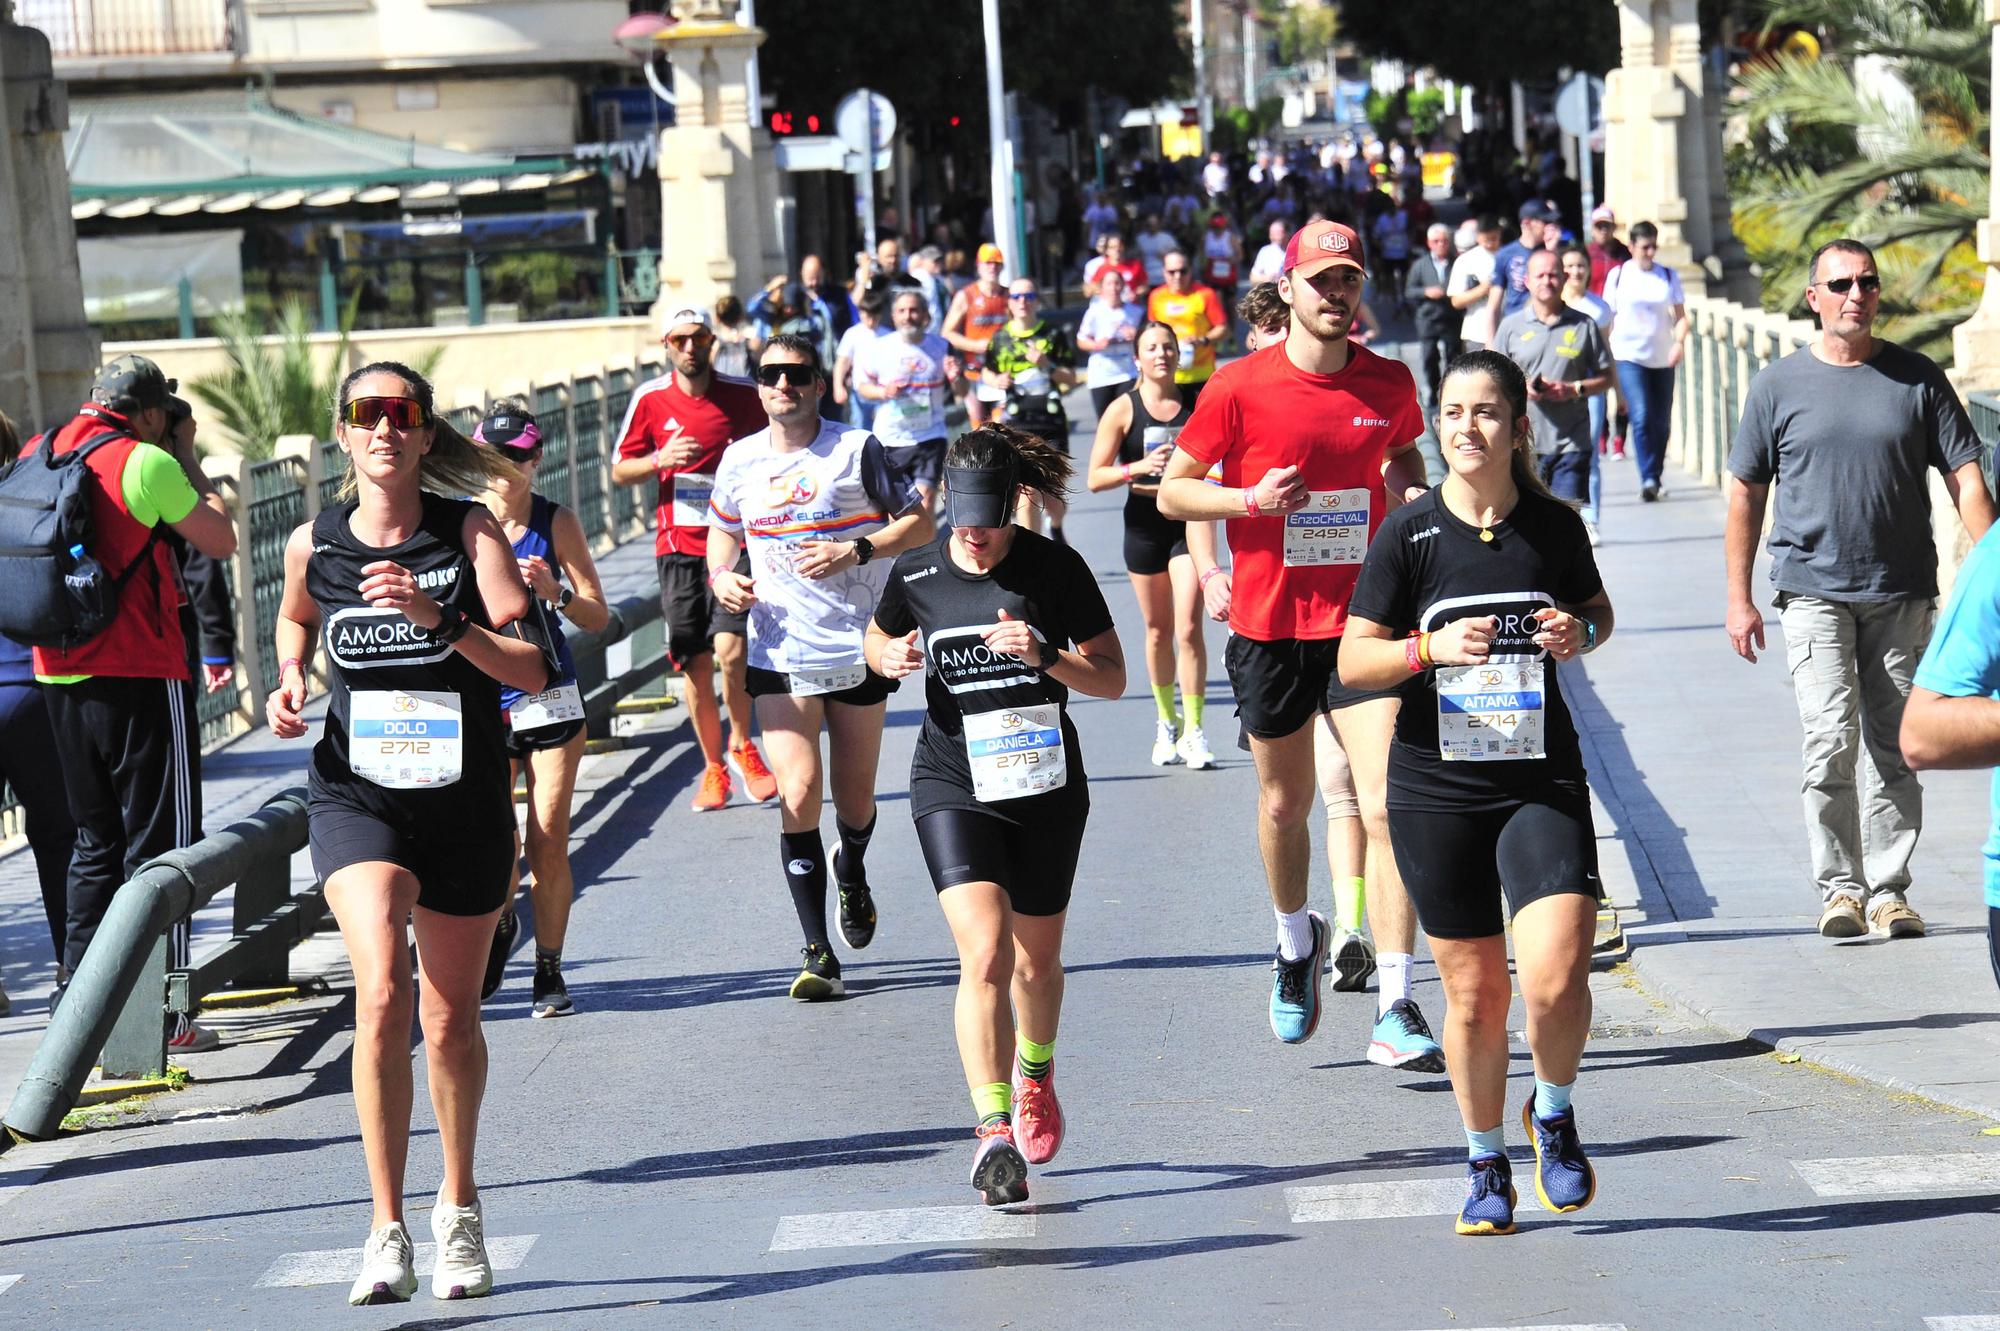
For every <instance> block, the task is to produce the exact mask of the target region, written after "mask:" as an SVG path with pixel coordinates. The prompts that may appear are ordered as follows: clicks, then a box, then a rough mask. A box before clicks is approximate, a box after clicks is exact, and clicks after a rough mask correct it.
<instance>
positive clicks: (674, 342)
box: [663, 328, 715, 347]
mask: <svg viewBox="0 0 2000 1331" xmlns="http://www.w3.org/2000/svg"><path fill="white" fill-rule="evenodd" d="M663 340H664V341H665V342H666V344H667V345H668V346H670V347H685V346H698V347H705V346H707V345H708V344H709V343H711V342H713V341H715V334H714V333H711V332H709V331H708V330H707V329H706V328H703V329H698V330H696V331H695V332H692V333H669V334H667V336H666V337H665V338H664V339H663Z"/></svg>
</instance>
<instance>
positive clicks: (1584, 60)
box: [1340, 0, 1618, 90]
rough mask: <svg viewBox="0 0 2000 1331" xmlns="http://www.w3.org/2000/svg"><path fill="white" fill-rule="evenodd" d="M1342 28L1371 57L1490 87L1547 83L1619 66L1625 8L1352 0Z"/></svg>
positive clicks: (1549, 1) (1572, 0) (1545, 0)
mask: <svg viewBox="0 0 2000 1331" xmlns="http://www.w3.org/2000/svg"><path fill="white" fill-rule="evenodd" d="M1340 32H1341V36H1342V37H1343V38H1345V39H1346V40H1348V41H1351V42H1353V43H1354V44H1355V45H1356V46H1358V47H1359V48H1360V49H1361V50H1362V51H1364V52H1366V53H1368V54H1370V55H1377V56H1384V57H1387V58H1389V59H1392V60H1400V61H1402V62H1403V63H1404V64H1406V65H1408V66H1410V67H1411V68H1412V69H1422V68H1425V67H1427V66H1428V67H1429V68H1431V69H1434V70H1436V71H1437V72H1438V73H1439V74H1441V75H1443V76H1444V77H1445V78H1448V79H1454V80H1456V81H1458V82H1460V83H1469V84H1472V85H1473V86H1474V87H1478V88H1484V89H1488V90H1497V89H1499V88H1504V87H1505V86H1506V84H1507V81H1508V80H1509V79H1519V80H1520V81H1522V82H1523V83H1539V82H1545V81H1547V80H1550V79H1553V78H1555V77H1556V75H1557V74H1558V73H1559V72H1560V71H1561V70H1563V69H1565V68H1570V69H1583V70H1588V71H1589V72H1591V73H1593V74H1602V73H1604V72H1605V71H1606V70H1609V69H1611V68H1612V67H1613V66H1615V65H1616V64H1617V63H1618V11H1617V9H1616V8H1615V7H1614V6H1612V5H1610V4H1608V3H1604V2H1603V0H1593V3H1588V4H1584V3H1579V2H1578V0H1511V3H1508V4H1506V5H1494V4H1492V3H1491V2H1490V0H1424V3H1422V4H1394V3H1390V4H1382V3H1368V4H1349V5H1346V6H1344V7H1343V8H1342V9H1341V12H1340Z"/></svg>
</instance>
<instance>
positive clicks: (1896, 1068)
mask: <svg viewBox="0 0 2000 1331" xmlns="http://www.w3.org/2000/svg"><path fill="white" fill-rule="evenodd" d="M1667 481H1668V488H1669V497H1668V498H1667V500H1666V501H1665V502H1662V503H1658V504H1641V503H1639V502H1638V496H1637V489H1636V486H1637V482H1636V480H1635V479H1634V468H1633V467H1632V466H1631V465H1630V464H1627V463H1613V462H1607V463H1606V464H1605V476H1604V491H1605V499H1606V505H1607V513H1606V520H1605V523H1604V545H1603V546H1602V547H1601V548H1600V549H1599V550H1598V562H1599V565H1600V567H1601V568H1602V570H1603V573H1604V580H1605V584H1606V586H1607V587H1608V588H1609V589H1610V592H1611V598H1612V602H1613V604H1614V606H1615V607H1616V608H1617V611H1618V627H1617V634H1616V636H1615V637H1614V638H1613V640H1612V641H1611V643H1610V644H1609V645H1608V646H1607V648H1606V649H1605V650H1604V651H1602V652H1600V653H1597V654H1594V655H1592V656H1591V657H1589V658H1588V659H1587V661H1586V662H1584V663H1583V664H1582V667H1581V668H1578V667H1574V666H1573V667H1570V668H1568V669H1566V670H1565V672H1564V676H1563V678H1564V684H1565V687H1566V688H1568V689H1570V690H1571V693H1570V696H1571V698H1572V699H1573V703H1572V705H1573V707H1574V708H1575V711H1576V714H1577V720H1578V724H1579V727H1580V728H1581V729H1582V730H1583V731H1584V744H1585V756H1586V759H1587V761H1588V762H1589V765H1590V773H1591V784H1592V786H1593V788H1594V790H1595V791H1596V793H1597V796H1598V799H1599V801H1600V807H1601V809H1602V810H1603V811H1604V812H1605V813H1606V814H1608V815H1609V817H1608V819H1607V821H1606V823H1604V824H1603V825H1600V826H1599V828H1598V835H1599V838H1600V841H1601V843H1602V846H1601V849H1602V851H1603V855H1602V861H1603V874H1604V877H1605V880H1606V882H1607V884H1609V885H1610V887H1611V889H1612V893H1613V898H1614V900H1617V901H1619V902H1620V903H1621V904H1623V903H1625V902H1629V901H1636V902H1637V903H1638V910H1637V912H1632V911H1627V912H1626V917H1627V921H1628V927H1629V932H1630V934H1631V936H1632V958H1631V964H1632V966H1633V968H1634V969H1635V970H1636V971H1637V972H1638V974H1639V977H1640V978H1641V979H1643V980H1644V981H1645V982H1646V984H1647V985H1648V986H1649V987H1650V988H1652V989H1654V990H1656V991H1658V992H1659V993H1661V994H1663V995H1664V996H1666V997H1668V998H1669V999H1671V1000H1672V1001H1674V1002H1676V1003H1678V1004H1681V1005H1682V1006H1684V1007H1686V1008H1688V1009H1690V1010H1691V1011H1693V1012H1694V1013H1696V1014H1698V1015H1700V1016H1701V1017H1704V1018H1706V1019H1707V1020H1709V1021H1710V1022H1713V1023H1714V1024H1715V1025H1717V1026H1719V1027H1721V1028H1722V1029H1724V1030H1726V1031H1728V1032H1729V1033H1730V1034H1732V1035H1736V1036H1747V1037H1749V1038H1751V1039H1755V1040H1757V1041H1759V1042H1762V1043H1765V1044H1770V1045H1774V1046H1776V1047H1777V1048H1778V1049H1780V1050H1784V1051H1786V1052H1792V1053H1797V1054H1799V1055H1801V1056H1802V1057H1803V1058H1805V1059H1808V1060H1810V1061H1812V1062H1814V1063H1817V1064H1820V1065H1822V1066H1824V1067H1827V1068H1831V1069H1833V1070H1835V1071H1838V1072H1843V1073H1847V1074H1850V1075H1853V1076H1856V1077H1861V1078H1865V1079H1867V1080H1869V1081H1872V1082H1876V1083H1880V1084H1882V1085H1886V1086H1889V1087H1893V1088H1896V1089H1899V1090H1904V1091H1909V1092H1913V1093H1916V1094H1920V1095H1923V1096H1925V1097H1927V1098H1929V1099H1932V1100H1936V1101H1938V1102H1940V1103H1943V1104H1947V1105H1951V1106H1954V1107H1957V1108H1960V1109H1965V1110H1969V1111H1972V1112H1975V1113H1979V1114H1982V1115H1984V1116H1987V1117H1989V1118H1994V1119H2000V994H1996V993H1995V990H1994V987H1993V977H1992V973H1991V970H1990V968H1989V966H1988V964H1987V958H1986V927H1985V922H1986V917H1985V908H1984V900H1983V898H1982V895H1981V891H1980V867H1979V866H1980V859H1979V847H1980V843H1981V842H1982V841H1983V840H1984V839H1985V836H1986V828H1987V816H1988V805H1987V775H1986V774H1985V773H1983V772H1937V773H1930V774H1927V775H1926V776H1925V777H1924V778H1923V780H1924V791H1925V799H1924V806H1925V835H1924V838H1923V841H1922V843H1921V844H1920V846H1919V848H1918V851H1917V855H1916V859H1915V862H1914V866H1913V867H1914V886H1913V888H1912V890H1911V892H1910V901H1911V904H1913V905H1914V906H1915V907H1916V908H1917V909H1918V910H1919V911H1921V912H1922V914H1923V915H1924V917H1925V919H1926V920H1927V921H1928V923H1929V926H1930V933H1929V936H1928V937H1927V938H1924V939H1921V940H1910V941H1903V942H1898V943H1895V944H1889V943H1886V942H1883V941H1880V940H1876V939H1872V938H1869V939H1862V940H1856V941H1853V942H1849V943H1841V944H1835V943H1833V942H1830V941H1829V940H1827V939H1823V938H1821V937H1819V935H1818V934H1817V932H1815V929H1816V923H1817V916H1818V910H1819V898H1818V894H1817V892H1816V891H1815V890H1814V888H1813V884H1812V877H1811V870H1810V866H1809V862H1808V860H1807V854H1806V843H1805V830H1804V814H1803V810H1802V808H1801V804H1800V798H1799V740H1800V732H1799V723H1798V712H1797V708H1796V706H1795V704H1794V701H1793V698H1792V691H1791V681H1790V677H1789V676H1788V675H1787V673H1786V671H1785V649H1784V641H1783V637H1782V635H1781V633H1780V631H1779V627H1778V622H1777V616H1776V611H1775V610H1773V609H1771V608H1770V606H1769V596H1768V593H1766V592H1765V591H1764V590H1763V589H1765V588H1767V587H1768V586H1769V583H1768V580H1767V579H1768V574H1769V565H1768V561H1767V560H1765V559H1763V558H1761V557H1760V558H1759V561H1758V568H1757V573H1756V578H1755V584H1754V585H1755V586H1756V587H1757V588H1759V589H1760V590H1759V599H1760V603H1762V604H1763V605H1764V607H1765V613H1766V616H1767V619H1766V629H1765V633H1766V641H1767V642H1768V643H1769V644H1770V650H1769V651H1768V652H1763V653H1759V659H1758V662H1757V664H1756V665H1754V666H1753V665H1750V664H1747V663H1746V662H1744V661H1742V660H1741V659H1739V658H1738V657H1737V656H1736V655H1735V653H1734V652H1733V651H1731V650H1730V647H1729V643H1728V640H1727V638H1726V637H1725V636H1724V634H1723V628H1722V617H1723V569H1722V521H1723V503H1722V499H1721V496H1720V495H1719V494H1718V493H1717V492H1714V491H1711V490H1708V489H1705V488H1703V487H1702V486H1700V485H1699V484H1698V483H1696V482H1694V481H1692V480H1690V479H1688V478H1687V477H1685V476H1677V475H1674V474H1672V473H1670V474H1669V476H1668V478H1667ZM1634 921H1637V923H1634Z"/></svg>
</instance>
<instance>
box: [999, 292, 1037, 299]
mask: <svg viewBox="0 0 2000 1331" xmlns="http://www.w3.org/2000/svg"><path fill="white" fill-rule="evenodd" d="M1007 299H1008V300H1040V299H1041V297H1040V296H1037V295H1036V294H1035V293H1034V292H1032V291H1010V292H1008V293H1007Z"/></svg>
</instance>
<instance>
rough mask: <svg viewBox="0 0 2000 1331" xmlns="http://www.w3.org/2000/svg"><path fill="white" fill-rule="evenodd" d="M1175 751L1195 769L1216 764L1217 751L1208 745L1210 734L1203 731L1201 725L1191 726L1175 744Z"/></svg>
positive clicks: (1201, 769)
mask: <svg viewBox="0 0 2000 1331" xmlns="http://www.w3.org/2000/svg"><path fill="white" fill-rule="evenodd" d="M1174 751H1175V752H1176V753H1178V754H1180V757H1181V761H1182V762H1184V763H1186V764H1187V765H1188V766H1189V767H1190V768H1192V769H1193V770H1194V771H1197V772H1200V771H1205V770H1207V769H1208V768H1211V767H1213V766H1215V751H1214V750H1213V749H1211V748H1209V747H1208V736H1206V735H1204V734H1202V733H1201V727H1200V726H1189V727H1188V729H1187V733H1186V734H1185V735H1182V736H1181V738H1180V742H1179V743H1178V744H1176V745H1175V746H1174Z"/></svg>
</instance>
